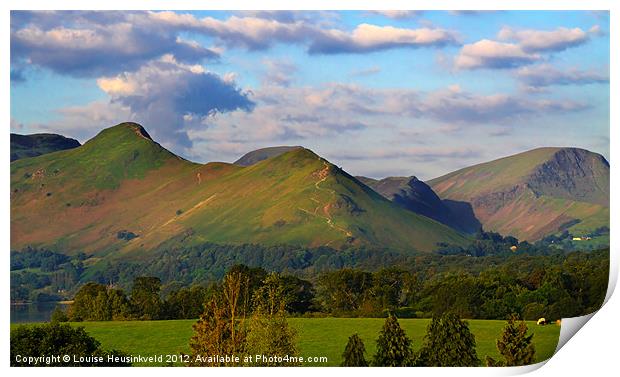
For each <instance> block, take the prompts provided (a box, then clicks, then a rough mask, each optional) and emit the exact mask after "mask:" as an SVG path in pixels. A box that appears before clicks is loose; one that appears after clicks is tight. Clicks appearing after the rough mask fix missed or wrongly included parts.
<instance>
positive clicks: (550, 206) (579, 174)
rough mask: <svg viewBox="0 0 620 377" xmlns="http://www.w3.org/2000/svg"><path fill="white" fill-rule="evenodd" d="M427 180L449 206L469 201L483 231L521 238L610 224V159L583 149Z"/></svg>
mask: <svg viewBox="0 0 620 377" xmlns="http://www.w3.org/2000/svg"><path fill="white" fill-rule="evenodd" d="M428 183H429V185H430V186H431V187H432V188H433V190H434V191H435V192H436V193H437V194H438V195H439V197H441V198H442V200H443V202H444V203H446V204H448V207H450V205H449V203H450V202H449V201H453V202H458V203H469V204H471V207H472V209H473V212H474V214H475V216H476V218H477V219H478V220H479V221H480V222H481V223H482V225H483V227H484V229H485V230H492V231H497V232H500V233H502V234H506V235H513V236H515V237H518V238H519V239H527V240H537V239H539V238H542V237H544V236H545V235H548V234H553V233H556V232H559V231H563V230H565V229H568V230H569V231H570V232H571V233H572V234H575V235H579V234H584V233H587V232H590V231H592V230H594V229H596V228H599V227H601V226H609V163H608V162H607V160H605V158H604V157H603V156H601V155H599V154H596V153H592V152H590V151H587V150H584V149H578V148H539V149H534V150H531V151H528V152H524V153H520V154H517V155H514V156H509V157H505V158H501V159H498V160H494V161H491V162H487V163H483V164H479V165H475V166H471V167H467V168H464V169H461V170H458V171H455V172H452V173H449V174H446V175H444V176H442V177H439V178H435V179H433V180H431V181H429V182H428Z"/></svg>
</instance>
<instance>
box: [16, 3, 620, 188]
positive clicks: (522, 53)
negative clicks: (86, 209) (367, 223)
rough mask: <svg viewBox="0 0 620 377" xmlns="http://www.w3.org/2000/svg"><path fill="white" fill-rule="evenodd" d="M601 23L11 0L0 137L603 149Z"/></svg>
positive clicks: (207, 144) (489, 153)
mask: <svg viewBox="0 0 620 377" xmlns="http://www.w3.org/2000/svg"><path fill="white" fill-rule="evenodd" d="M608 32H609V16H608V14H606V13H601V12H591V11H583V12H578V11H514V12H513V11H496V12H468V13H463V12H447V11H426V12H420V11H415V12H403V11H380V12H369V11H333V12H332V11H326V12H298V11H296V12H287V11H283V12H273V11H270V12H239V11H235V12H221V11H218V12H209V11H200V12H195V11H175V12H143V11H140V12H12V13H11V77H12V82H11V132H18V133H34V132H54V133H60V134H63V135H66V136H70V137H74V138H77V139H79V140H80V141H82V142H84V141H86V140H88V138H91V137H93V136H94V135H95V134H96V133H97V132H99V131H100V130H101V129H102V128H105V127H109V126H112V125H114V124H117V123H119V122H122V121H126V120H132V121H137V122H140V123H141V124H143V125H144V126H145V127H146V128H147V130H148V131H149V133H151V135H152V136H153V137H154V138H155V139H156V140H157V141H158V142H160V143H161V144H162V145H164V146H166V147H167V148H169V149H170V150H172V151H173V152H175V153H177V154H179V155H182V156H184V157H186V158H189V159H191V160H194V161H197V162H207V161H228V162H232V161H234V160H236V159H237V158H238V157H239V156H241V155H243V154H244V153H245V152H247V151H250V150H253V149H256V148H261V147H266V146H273V145H303V146H306V147H308V148H310V149H312V150H314V151H315V152H316V153H318V154H320V155H321V156H323V157H325V158H327V159H329V160H330V161H332V162H334V163H336V164H338V165H339V166H342V167H343V168H344V169H345V170H347V171H348V172H350V173H351V174H355V175H367V176H371V177H375V178H381V177H384V176H389V175H406V176H409V175H416V176H418V177H420V178H421V179H430V178H434V177H437V176H439V175H442V174H444V173H447V172H449V171H452V170H455V169H458V168H461V167H464V166H467V165H470V164H474V163H478V162H482V161H487V160H490V159H493V158H497V157H501V156H505V155H508V154H512V153H518V152H521V151H524V150H528V149H532V148H536V147H540V146H576V147H582V148H586V149H589V150H592V151H595V152H598V153H601V154H603V155H604V156H605V157H607V158H608V156H609V35H608Z"/></svg>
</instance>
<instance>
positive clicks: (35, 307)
mask: <svg viewBox="0 0 620 377" xmlns="http://www.w3.org/2000/svg"><path fill="white" fill-rule="evenodd" d="M57 306H59V307H60V308H61V309H62V310H67V307H68V306H69V305H68V304H65V303H59V302H33V303H27V304H13V303H11V323H28V322H47V321H49V320H50V318H51V317H52V313H53V312H54V309H56V307H57Z"/></svg>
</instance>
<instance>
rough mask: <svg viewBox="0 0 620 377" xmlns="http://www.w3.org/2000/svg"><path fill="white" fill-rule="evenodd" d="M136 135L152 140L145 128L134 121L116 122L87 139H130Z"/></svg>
mask: <svg viewBox="0 0 620 377" xmlns="http://www.w3.org/2000/svg"><path fill="white" fill-rule="evenodd" d="M136 136H137V137H140V138H143V139H146V140H149V141H153V138H152V137H151V135H149V133H148V132H146V129H145V128H144V127H142V125H140V124H138V123H134V122H123V123H119V124H117V125H116V126H112V127H108V128H106V129H104V130H103V131H101V132H99V133H98V134H97V136H95V137H94V138H92V139H91V140H89V141H92V140H97V139H101V138H115V139H116V140H117V141H120V140H132V138H134V137H136Z"/></svg>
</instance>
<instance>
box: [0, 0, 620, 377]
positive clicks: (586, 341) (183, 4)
mask: <svg viewBox="0 0 620 377" xmlns="http://www.w3.org/2000/svg"><path fill="white" fill-rule="evenodd" d="M617 3H618V2H617V1H611V0H609V1H602V0H590V1H583V0H563V1H557V0H555V1H554V0H520V1H519V0H503V1H501V3H500V2H490V1H487V2H485V1H472V0H465V1H463V0H462V1H457V0H449V1H448V0H446V1H442V2H441V3H439V2H438V1H437V0H434V1H433V0H430V1H429V0H421V1H396V0H382V1H377V0H374V1H369V0H360V1H356V2H350V1H340V2H336V1H333V0H329V1H328V0H315V1H311V2H310V1H307V0H303V1H296V2H287V1H282V0H262V1H260V2H256V1H254V2H252V1H241V0H229V1H225V2H217V3H214V2H205V1H191V0H179V1H174V2H173V1H170V0H168V1H162V0H153V1H148V2H146V1H135V0H123V1H120V0H107V1H105V2H95V1H92V2H88V3H87V2H85V1H78V0H65V1H43V0H23V1H14V0H9V1H6V0H5V1H3V2H2V3H1V5H0V7H1V8H2V12H1V13H0V25H1V26H0V29H1V30H2V31H1V33H2V54H1V55H0V56H2V59H1V63H0V64H2V70H1V71H0V72H1V73H0V88H1V91H0V93H1V95H2V101H0V109H1V111H0V114H2V121H3V122H4V124H6V125H7V126H8V125H9V124H10V108H9V95H10V85H9V82H10V79H9V75H10V64H9V40H10V39H9V25H10V20H9V10H10V9H99V10H106V9H119V10H127V9H214V10H217V9H219V10H236V9H309V10H311V9H334V10H337V9H340V10H347V9H359V10H370V9H428V10H440V9H443V10H468V9H480V10H497V9H500V10H501V9H504V10H566V9H577V10H605V9H609V10H611V15H610V46H611V48H612V50H611V64H610V74H611V82H610V88H611V93H610V100H611V103H616V104H617V103H620V102H619V101H618V76H617V75H616V73H617V71H618V68H617V67H618V64H619V62H618V56H617V54H618V48H617V47H616V46H618V43H619V41H620V40H619V38H618V28H617V27H616V26H615V25H618V21H620V19H619V17H618V13H617V12H618V5H617ZM610 111H611V114H610V123H611V124H613V125H616V126H615V127H610V141H611V145H610V163H611V172H612V173H611V192H617V191H618V190H619V189H620V185H618V178H617V177H618V168H617V165H616V164H614V161H613V156H614V151H615V147H617V145H618V140H619V139H618V130H617V128H616V127H617V125H618V108H617V106H616V107H614V106H611V107H610ZM8 136H9V134H8V132H6V131H5V132H3V133H0V140H1V143H2V144H1V145H2V147H3V150H4V152H3V153H4V154H5V156H7V157H8V154H9V137H8ZM5 158H6V157H5ZM6 162H8V158H7V161H6ZM0 172H1V174H2V178H3V183H4V184H3V185H2V198H3V199H4V200H2V201H1V203H2V204H1V206H2V211H3V216H2V228H1V229H2V232H3V233H2V234H3V235H4V237H3V239H4V240H5V241H4V242H5V243H4V244H5V247H4V252H5V253H6V254H5V257H4V258H5V259H4V261H5V263H8V261H9V255H8V254H9V250H10V242H9V227H10V220H9V213H10V210H9V208H10V206H9V191H10V187H9V165H8V164H7V163H5V164H0ZM615 198H616V197H615V196H613V195H612V197H611V198H610V199H611V203H610V204H611V222H610V228H611V231H612V234H611V241H612V247H611V271H610V277H611V279H610V289H609V291H608V297H607V298H608V300H609V301H608V302H607V303H606V304H605V305H604V306H603V308H602V309H601V310H600V311H599V312H598V313H597V314H596V315H595V316H594V318H595V320H594V321H590V322H589V323H587V324H586V325H585V326H584V328H583V329H582V330H580V331H579V333H578V334H577V335H575V338H576V339H575V340H574V341H572V342H568V343H567V344H566V345H565V346H564V347H563V348H562V349H561V350H560V352H558V354H557V355H555V356H554V357H552V358H551V359H550V360H549V362H548V363H547V364H546V365H544V367H542V368H540V369H538V368H539V367H540V366H541V365H540V364H539V365H535V366H532V367H526V368H504V369H497V368H471V369H461V368H459V369H456V370H455V369H446V368H436V369H430V368H416V369H411V368H408V369H399V368H391V369H389V371H388V370H385V371H384V370H377V368H360V369H357V370H356V371H355V373H356V374H359V375H368V376H371V375H372V376H376V375H377V374H382V373H390V374H393V375H412V374H415V375H419V374H424V375H432V376H446V375H455V374H457V373H458V375H459V376H481V375H482V376H485V375H514V374H520V373H524V372H527V371H532V370H533V369H538V370H537V371H536V372H535V373H536V374H537V375H540V376H547V375H568V376H573V375H584V374H586V373H587V374H592V375H598V374H602V375H607V374H610V373H612V372H611V371H613V370H618V368H617V366H618V360H619V358H618V356H617V351H616V349H617V343H618V339H620V338H619V336H618V335H619V333H620V331H619V330H618V324H617V319H618V318H619V314H620V304H619V302H618V299H617V297H611V293H612V292H613V288H614V287H615V285H616V281H617V277H618V246H617V242H616V234H617V233H618V231H617V227H616V223H618V221H617V220H618V214H619V212H618V201H617V200H615ZM0 274H2V284H3V287H2V288H0V300H3V301H2V302H4V303H7V304H8V302H9V269H8V268H6V265H5V267H4V268H0ZM616 296H617V295H616ZM2 321H3V322H2V323H4V324H5V326H6V327H5V331H4V332H3V333H2V336H3V340H2V343H1V345H0V347H2V348H1V349H2V354H3V357H2V359H1V360H2V361H1V364H0V365H2V367H3V369H5V368H8V359H9V358H8V355H9V339H8V335H9V331H8V323H9V307H8V305H7V306H6V307H5V310H4V311H3V312H2ZM541 364H543V363H541ZM180 370H182V371H183V372H184V373H185V374H191V375H201V376H203V375H204V374H205V373H207V371H205V370H204V369H201V368H187V369H174V372H175V373H176V372H177V371H180ZM5 372H8V373H11V374H12V375H13V374H15V375H17V374H24V375H29V374H34V373H40V372H44V373H46V374H50V375H63V376H66V375H67V374H69V375H73V374H76V375H77V374H83V373H85V371H84V369H81V368H48V369H46V370H44V371H41V370H35V369H32V368H22V369H18V368H14V369H12V370H11V371H10V372H9V371H5ZM169 372H170V370H169V369H166V368H149V369H148V370H146V371H142V370H138V369H135V368H129V369H123V370H119V369H115V370H114V373H115V374H118V373H121V374H129V373H131V374H135V373H149V374H152V375H161V376H164V375H166V376H167V375H168V374H169ZM244 372H245V373H247V372H250V373H252V374H258V375H263V374H264V375H266V374H269V375H270V376H277V375H286V376H289V375H290V374H295V375H296V376H300V377H301V376H312V377H315V376H316V374H317V372H318V373H321V374H322V375H323V374H326V373H327V374H332V373H334V374H336V373H340V374H342V373H343V372H344V370H342V369H337V368H321V369H320V370H316V369H315V368H295V369H294V370H292V369H290V368H279V369H265V368H262V369H258V368H252V369H250V370H248V369H241V368H226V369H217V368H215V369H211V370H209V371H208V373H210V374H214V375H223V374H227V375H229V374H233V375H236V374H241V373H244ZM88 373H89V374H92V375H93V376H104V375H105V376H106V377H107V375H108V374H109V373H110V370H108V369H107V368H91V369H90V370H89V371H88ZM345 373H350V371H347V372H345Z"/></svg>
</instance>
